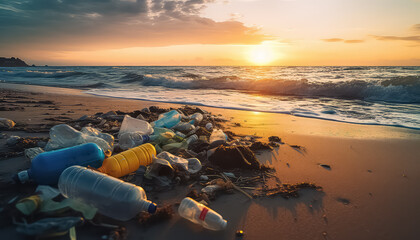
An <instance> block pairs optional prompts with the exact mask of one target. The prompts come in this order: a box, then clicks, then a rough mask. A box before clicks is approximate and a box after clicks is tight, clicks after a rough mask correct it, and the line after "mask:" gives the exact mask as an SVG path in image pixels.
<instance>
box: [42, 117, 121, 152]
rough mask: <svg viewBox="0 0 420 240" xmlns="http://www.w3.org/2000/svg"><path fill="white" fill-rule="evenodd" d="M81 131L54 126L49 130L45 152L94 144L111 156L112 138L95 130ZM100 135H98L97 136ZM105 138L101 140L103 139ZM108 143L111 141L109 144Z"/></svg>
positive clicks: (64, 126)
mask: <svg viewBox="0 0 420 240" xmlns="http://www.w3.org/2000/svg"><path fill="white" fill-rule="evenodd" d="M94 130H96V131H93V129H92V128H90V129H85V128H84V129H83V130H82V131H84V132H79V131H77V130H76V129H74V128H72V127H70V126H69V125H67V124H59V125H55V126H54V127H52V128H51V129H50V141H48V143H47V146H45V150H46V151H51V150H56V149H61V148H66V147H73V146H77V145H81V144H84V143H89V142H92V143H96V144H98V146H99V147H101V148H102V150H103V151H104V152H105V153H107V154H109V155H111V153H112V150H113V142H114V137H113V136H112V135H110V134H107V133H100V132H99V131H98V130H97V129H94ZM98 133H100V134H98ZM104 137H105V138H106V140H105V139H103V138H104ZM108 141H112V143H111V144H110V143H109V142H108Z"/></svg>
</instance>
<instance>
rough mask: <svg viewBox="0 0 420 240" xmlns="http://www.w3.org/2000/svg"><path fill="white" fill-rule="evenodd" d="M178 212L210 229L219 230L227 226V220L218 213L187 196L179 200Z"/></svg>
mask: <svg viewBox="0 0 420 240" xmlns="http://www.w3.org/2000/svg"><path fill="white" fill-rule="evenodd" d="M178 213H179V215H181V217H183V218H185V219H188V220H190V221H191V222H193V223H197V224H200V225H202V226H203V227H205V228H207V229H210V230H214V231H219V230H223V229H225V228H226V226H227V221H226V220H224V219H223V217H222V216H220V214H218V213H217V212H215V211H213V210H212V209H210V208H208V207H206V206H204V205H203V204H201V203H198V202H196V201H194V200H193V199H191V198H189V197H187V198H184V199H183V200H182V201H181V204H180V205H179V208H178Z"/></svg>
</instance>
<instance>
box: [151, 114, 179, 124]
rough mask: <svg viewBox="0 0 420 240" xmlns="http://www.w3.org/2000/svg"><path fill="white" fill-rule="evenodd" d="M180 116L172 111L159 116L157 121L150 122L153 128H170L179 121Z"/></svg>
mask: <svg viewBox="0 0 420 240" xmlns="http://www.w3.org/2000/svg"><path fill="white" fill-rule="evenodd" d="M181 118H182V117H181V114H179V112H178V111H176V110H172V111H169V112H166V113H163V114H160V115H159V119H158V120H156V121H154V122H152V124H151V125H152V126H153V127H165V128H172V127H174V126H175V125H177V124H178V123H179V122H180V121H181Z"/></svg>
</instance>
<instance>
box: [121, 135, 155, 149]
mask: <svg viewBox="0 0 420 240" xmlns="http://www.w3.org/2000/svg"><path fill="white" fill-rule="evenodd" d="M149 141H150V137H149V135H144V134H143V133H142V132H125V133H123V134H121V135H120V136H119V144H120V148H121V149H123V150H127V149H130V148H133V147H137V146H139V145H142V144H144V143H147V142H149Z"/></svg>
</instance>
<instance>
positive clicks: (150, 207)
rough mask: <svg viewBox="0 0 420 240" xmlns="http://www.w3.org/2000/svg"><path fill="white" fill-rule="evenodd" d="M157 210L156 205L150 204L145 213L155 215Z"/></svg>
mask: <svg viewBox="0 0 420 240" xmlns="http://www.w3.org/2000/svg"><path fill="white" fill-rule="evenodd" d="M156 209H157V205H156V203H150V205H149V208H148V209H147V212H149V213H152V214H153V213H155V212H156Z"/></svg>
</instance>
